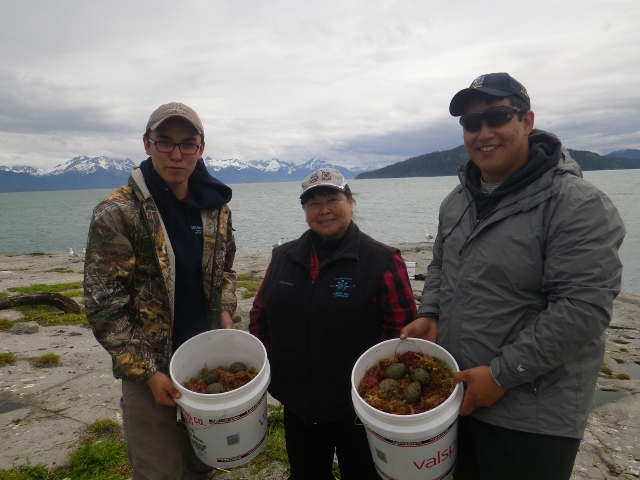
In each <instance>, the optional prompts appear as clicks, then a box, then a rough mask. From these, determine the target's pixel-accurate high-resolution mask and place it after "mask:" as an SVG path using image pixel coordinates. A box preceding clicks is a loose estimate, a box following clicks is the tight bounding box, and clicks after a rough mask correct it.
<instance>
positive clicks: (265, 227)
mask: <svg viewBox="0 0 640 480" xmlns="http://www.w3.org/2000/svg"><path fill="white" fill-rule="evenodd" d="M584 176H585V178H586V179H587V180H589V181H590V182H592V183H593V184H594V185H596V186H597V187H598V188H600V189H601V190H602V191H603V192H605V193H606V194H607V195H609V196H610V197H611V199H612V200H613V202H614V203H615V204H616V206H617V207H618V209H619V211H620V214H621V215H622V218H623V219H624V221H625V225H626V227H627V236H626V238H625V241H624V244H623V245H622V248H621V249H620V256H621V258H622V261H623V264H624V271H623V286H622V290H623V291H624V292H627V293H632V294H635V295H640V255H638V254H637V252H638V250H639V249H640V215H638V213H637V209H638V205H640V188H639V186H640V170H608V171H597V172H585V173H584ZM457 182H458V180H457V177H453V176H450V177H418V178H390V179H376V180H352V181H350V185H351V189H352V191H353V192H354V194H355V198H356V207H355V215H354V219H355V220H356V222H357V223H358V225H359V226H360V228H361V229H362V231H364V232H365V233H367V234H369V235H371V236H372V237H374V238H376V239H377V240H380V241H382V242H385V243H393V244H400V243H403V242H424V241H426V234H427V233H430V234H433V235H435V233H436V229H437V225H438V208H439V206H440V203H441V202H442V200H443V198H444V197H445V196H446V194H447V193H449V191H450V190H451V189H452V188H453V187H454V186H455V185H456V184H457ZM231 187H232V188H233V199H232V201H231V203H230V206H231V209H232V212H233V225H234V229H235V230H236V232H235V235H236V242H237V246H238V251H241V252H247V251H254V250H263V249H267V248H271V246H273V245H275V244H277V243H278V242H279V241H287V240H292V239H294V238H297V237H298V236H300V234H301V233H302V232H303V231H304V230H306V228H307V225H306V222H305V220H304V214H303V211H302V207H301V205H300V201H299V199H298V197H299V194H300V184H299V182H282V183H250V184H237V185H231ZM110 191H111V190H73V191H57V192H28V193H0V253H10V254H26V253H36V252H67V251H69V248H73V250H74V251H76V252H79V251H80V250H82V247H84V246H85V243H86V236H87V230H88V227H89V221H90V219H91V212H92V210H93V207H94V206H95V205H96V204H97V203H98V202H99V201H100V200H102V199H103V198H104V197H105V196H106V195H107V194H109V192H110ZM418 268H426V266H418ZM0 269H2V265H0Z"/></svg>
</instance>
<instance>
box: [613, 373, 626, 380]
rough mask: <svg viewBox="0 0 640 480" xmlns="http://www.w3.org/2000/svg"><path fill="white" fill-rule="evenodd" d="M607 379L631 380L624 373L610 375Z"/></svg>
mask: <svg viewBox="0 0 640 480" xmlns="http://www.w3.org/2000/svg"><path fill="white" fill-rule="evenodd" d="M609 378H611V379H613V380H631V377H630V376H629V375H627V374H626V373H615V374H613V375H611V376H610V377H609Z"/></svg>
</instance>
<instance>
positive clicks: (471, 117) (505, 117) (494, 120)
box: [460, 105, 525, 132]
mask: <svg viewBox="0 0 640 480" xmlns="http://www.w3.org/2000/svg"><path fill="white" fill-rule="evenodd" d="M524 113H525V112H523V111H522V110H520V109H519V108H517V107H512V106H511V105H496V106H494V107H489V108H487V109H486V110H485V111H484V112H477V113H476V112H474V113H465V114H464V115H462V116H461V117H460V125H462V128H464V129H465V130H466V131H467V132H479V131H480V129H481V128H482V121H483V120H484V122H485V123H486V124H487V126H488V127H490V128H496V127H499V126H501V125H504V124H505V123H507V122H508V121H509V120H511V119H512V118H513V117H514V116H516V115H518V121H522V116H523V115H524Z"/></svg>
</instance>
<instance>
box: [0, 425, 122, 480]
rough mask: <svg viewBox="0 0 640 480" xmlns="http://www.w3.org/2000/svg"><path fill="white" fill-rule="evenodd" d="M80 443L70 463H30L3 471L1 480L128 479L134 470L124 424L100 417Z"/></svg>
mask: <svg viewBox="0 0 640 480" xmlns="http://www.w3.org/2000/svg"><path fill="white" fill-rule="evenodd" d="M85 434H86V435H85V436H84V437H83V438H82V440H81V443H80V445H79V446H78V448H77V449H76V450H74V451H73V452H72V453H71V454H70V455H69V457H68V463H69V464H68V465H67V466H65V467H59V468H55V469H53V470H49V469H47V468H46V467H43V466H28V467H21V468H14V469H11V470H1V471H0V480H63V479H65V478H72V479H73V480H126V479H128V478H130V477H131V475H132V473H133V471H132V470H131V466H130V465H129V460H128V459H127V447H126V444H125V442H124V435H123V433H122V427H121V426H120V424H118V423H116V422H114V421H112V420H109V419H98V420H96V421H95V422H93V423H92V424H91V425H89V426H88V427H87V428H86V429H85Z"/></svg>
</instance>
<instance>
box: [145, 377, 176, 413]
mask: <svg viewBox="0 0 640 480" xmlns="http://www.w3.org/2000/svg"><path fill="white" fill-rule="evenodd" d="M147 385H149V388H150V389H151V393H153V398H154V400H155V401H156V404H158V405H164V406H165V407H175V406H176V402H175V400H174V398H180V397H181V393H180V391H179V390H178V389H177V388H176V387H174V386H173V382H171V379H170V378H169V377H167V376H166V375H165V374H164V373H162V372H156V373H154V374H153V375H151V376H150V377H149V378H148V379H147Z"/></svg>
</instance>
